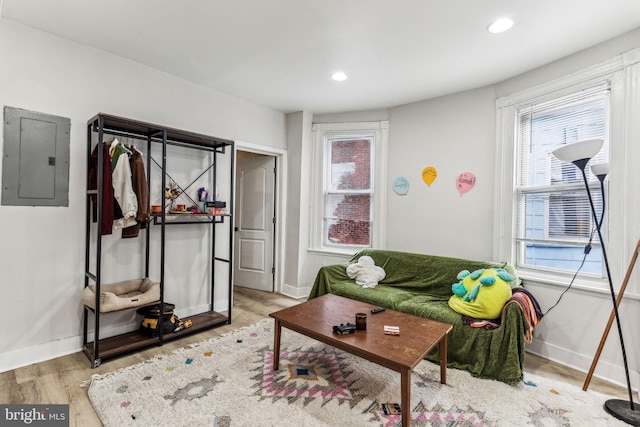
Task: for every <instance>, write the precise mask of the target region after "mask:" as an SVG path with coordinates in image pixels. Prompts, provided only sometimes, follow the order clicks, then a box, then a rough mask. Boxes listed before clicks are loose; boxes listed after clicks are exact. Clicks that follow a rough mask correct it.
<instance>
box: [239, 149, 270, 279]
mask: <svg viewBox="0 0 640 427" xmlns="http://www.w3.org/2000/svg"><path fill="white" fill-rule="evenodd" d="M275 166H276V158H275V157H272V156H263V155H258V154H253V153H245V152H241V151H239V152H238V157H237V162H236V175H237V176H236V183H237V187H236V216H235V227H236V233H235V259H236V263H235V280H234V285H235V286H241V287H246V288H251V289H258V290H262V291H268V292H273V282H274V280H273V277H274V270H273V268H274V262H273V252H274V251H273V242H274V227H275V225H274V216H275Z"/></svg>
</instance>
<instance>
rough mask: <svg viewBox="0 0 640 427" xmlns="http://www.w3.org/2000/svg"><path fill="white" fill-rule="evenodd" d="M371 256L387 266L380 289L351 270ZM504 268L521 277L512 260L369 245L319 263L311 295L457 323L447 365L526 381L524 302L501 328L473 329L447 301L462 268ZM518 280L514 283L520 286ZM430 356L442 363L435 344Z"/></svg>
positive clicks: (507, 312)
mask: <svg viewBox="0 0 640 427" xmlns="http://www.w3.org/2000/svg"><path fill="white" fill-rule="evenodd" d="M363 255H368V256H370V257H371V258H373V260H374V262H375V265H377V266H379V267H382V268H383V269H384V270H385V273H386V277H385V278H384V279H383V280H381V281H380V282H379V284H378V285H377V286H376V287H375V288H362V287H361V286H359V285H356V284H355V282H354V281H353V280H351V279H349V277H348V276H347V274H346V268H347V266H348V265H349V264H351V263H353V262H357V261H358V259H359V258H360V257H361V256H363ZM481 268H504V269H505V270H506V271H508V272H509V273H511V274H512V275H513V276H514V277H517V274H516V271H515V269H514V268H513V266H512V265H511V264H508V263H493V262H482V261H473V260H466V259H459V258H449V257H441V256H435V255H422V254H414V253H407V252H397V251H387V250H378V249H364V250H362V251H360V252H358V253H357V254H355V255H354V256H353V258H352V259H351V261H349V262H346V263H342V264H334V265H328V266H324V267H322V268H320V270H319V271H318V275H317V276H316V280H315V282H314V285H313V289H312V290H311V293H310V295H309V299H313V298H317V297H319V296H321V295H324V294H327V293H332V294H335V295H340V296H343V297H347V298H351V299H355V300H359V301H364V302H367V303H370V304H374V305H378V306H382V307H386V308H390V309H392V310H396V311H402V312H405V313H409V314H413V315H416V316H421V317H425V318H428V319H432V320H437V321H439V322H444V323H449V324H451V325H453V329H452V330H451V332H449V336H448V342H447V344H448V351H447V366H448V367H453V368H458V369H465V370H467V371H469V372H471V374H473V375H474V376H477V377H480V378H490V379H494V380H498V381H503V382H506V383H516V382H519V381H522V378H523V374H522V367H523V363H524V347H525V341H524V337H525V332H526V331H527V330H528V329H529V325H528V323H527V321H526V319H525V317H524V314H523V312H522V310H521V309H520V306H518V305H517V304H509V305H508V306H507V308H506V310H505V311H504V312H503V314H502V319H501V325H500V327H499V328H497V329H492V330H487V329H484V328H473V327H471V326H469V325H465V324H463V323H462V316H461V315H460V314H459V313H456V312H455V311H453V310H452V309H451V308H450V307H449V305H448V304H447V302H448V300H449V298H450V297H451V295H452V291H451V285H453V284H454V283H456V282H457V281H458V280H457V279H456V276H457V275H458V273H459V272H460V271H462V270H469V271H474V270H477V269H481ZM518 284H519V280H518V279H516V280H514V281H513V282H512V286H513V287H515V286H518ZM427 359H428V360H430V361H432V362H436V363H438V362H439V360H440V356H439V354H438V348H437V347H436V348H435V349H434V350H433V351H432V352H431V353H429V354H428V355H427Z"/></svg>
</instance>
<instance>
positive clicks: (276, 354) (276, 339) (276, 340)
mask: <svg viewBox="0 0 640 427" xmlns="http://www.w3.org/2000/svg"><path fill="white" fill-rule="evenodd" d="M281 332H282V326H281V325H280V321H279V320H278V319H275V329H274V331H273V370H274V371H277V370H278V368H279V367H280V333H281Z"/></svg>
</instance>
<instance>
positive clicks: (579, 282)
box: [517, 268, 640, 300]
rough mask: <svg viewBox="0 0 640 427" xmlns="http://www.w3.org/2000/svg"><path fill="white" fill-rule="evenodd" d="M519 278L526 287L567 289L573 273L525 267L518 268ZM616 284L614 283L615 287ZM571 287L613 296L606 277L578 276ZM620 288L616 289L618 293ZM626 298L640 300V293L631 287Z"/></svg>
mask: <svg viewBox="0 0 640 427" xmlns="http://www.w3.org/2000/svg"><path fill="white" fill-rule="evenodd" d="M517 272H518V278H520V279H521V280H522V282H523V285H524V287H526V286H527V285H528V284H533V285H536V286H544V287H549V288H554V289H558V288H561V289H565V288H567V287H568V286H569V283H570V282H571V278H572V277H573V275H571V274H566V275H565V274H560V273H558V274H551V273H548V272H543V271H537V270H531V269H523V268H518V269H517ZM615 286H616V285H615V284H614V287H615ZM571 289H573V290H576V291H579V292H583V293H589V294H598V295H607V296H609V297H610V296H611V292H610V291H609V284H608V283H607V279H606V278H601V279H597V278H590V277H584V276H583V277H581V276H578V277H576V279H575V281H574V282H573V284H572V285H571ZM617 292H618V289H616V295H617ZM624 297H625V298H629V299H634V300H640V295H638V294H634V293H632V292H631V291H630V290H629V289H627V290H626V291H625V294H624Z"/></svg>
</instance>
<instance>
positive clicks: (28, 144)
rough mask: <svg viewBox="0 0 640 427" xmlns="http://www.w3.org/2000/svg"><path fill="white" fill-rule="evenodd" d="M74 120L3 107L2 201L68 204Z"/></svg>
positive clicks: (7, 202)
mask: <svg viewBox="0 0 640 427" xmlns="http://www.w3.org/2000/svg"><path fill="white" fill-rule="evenodd" d="M70 133H71V120H70V119H67V118H64V117H58V116H52V115H49V114H44V113H37V112H34V111H27V110H21V109H19V108H13V107H7V106H5V107H4V146H3V154H2V205H9V206H69V141H70Z"/></svg>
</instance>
